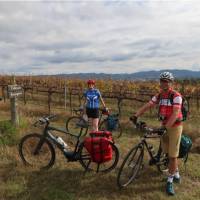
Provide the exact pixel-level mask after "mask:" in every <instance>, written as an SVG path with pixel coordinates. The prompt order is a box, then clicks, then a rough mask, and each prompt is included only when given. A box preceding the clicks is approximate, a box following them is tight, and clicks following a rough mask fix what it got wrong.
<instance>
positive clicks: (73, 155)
mask: <svg viewBox="0 0 200 200" xmlns="http://www.w3.org/2000/svg"><path fill="white" fill-rule="evenodd" d="M50 131H57V132H60V133H64V134H67V135H70V136H72V137H75V138H76V139H77V142H76V145H75V148H74V150H73V151H67V150H66V149H64V148H63V146H62V145H61V144H60V143H59V142H58V141H57V138H56V137H55V136H54V135H53V134H52V133H51V132H50ZM81 134H82V132H80V133H79V135H78V136H76V135H73V134H71V133H69V132H67V131H65V130H63V129H60V128H57V127H53V126H49V122H47V123H46V125H45V127H44V130H43V134H42V136H43V137H42V139H41V140H40V141H39V143H38V145H37V147H36V150H35V152H34V154H35V155H36V154H37V153H38V151H39V149H40V148H41V146H42V144H43V142H44V140H45V139H46V138H47V139H48V140H50V142H53V143H54V144H55V145H56V146H57V147H58V148H59V149H60V150H61V151H62V152H63V153H64V154H65V156H66V158H67V159H69V160H71V161H74V160H77V159H76V155H77V153H78V147H79V144H80V137H81Z"/></svg>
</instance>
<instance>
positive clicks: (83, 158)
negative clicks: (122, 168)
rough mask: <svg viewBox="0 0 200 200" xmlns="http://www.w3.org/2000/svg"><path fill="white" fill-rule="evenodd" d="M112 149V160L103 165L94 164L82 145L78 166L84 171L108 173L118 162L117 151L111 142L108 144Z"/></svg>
mask: <svg viewBox="0 0 200 200" xmlns="http://www.w3.org/2000/svg"><path fill="white" fill-rule="evenodd" d="M109 145H110V146H111V148H112V159H111V160H109V161H106V162H103V163H96V162H94V161H93V160H92V157H91V155H90V153H89V152H88V151H87V149H86V148H85V146H84V143H82V144H81V145H80V149H79V152H80V164H81V165H82V166H83V168H84V169H85V170H86V171H96V172H109V171H111V170H113V169H114V168H115V167H116V165H117V163H118V160H119V151H118V148H117V147H116V146H115V144H114V143H113V142H109Z"/></svg>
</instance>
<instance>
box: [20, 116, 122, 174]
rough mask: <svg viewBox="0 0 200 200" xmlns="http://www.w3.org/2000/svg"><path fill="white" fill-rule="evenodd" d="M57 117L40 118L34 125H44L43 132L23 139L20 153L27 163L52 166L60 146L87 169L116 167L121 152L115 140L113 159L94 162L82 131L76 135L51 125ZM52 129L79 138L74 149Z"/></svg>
mask: <svg viewBox="0 0 200 200" xmlns="http://www.w3.org/2000/svg"><path fill="white" fill-rule="evenodd" d="M55 117H56V116H55V115H51V116H48V117H43V118H40V119H39V120H38V121H36V122H35V123H34V126H38V125H42V126H44V129H43V132H42V134H38V133H31V134H28V135H25V136H24V137H23V138H22V139H21V141H20V143H19V155H20V157H21V159H22V161H23V163H24V164H25V165H27V166H32V167H35V168H39V169H48V168H50V167H52V166H53V164H54V162H55V158H56V154H55V147H58V149H59V150H60V151H61V152H62V153H63V154H64V156H65V157H66V158H67V160H68V161H69V162H71V161H79V162H80V164H81V165H82V166H83V168H84V169H85V170H86V171H87V170H89V171H90V170H93V171H96V172H109V171H110V170H112V169H114V168H115V166H116V165H117V162H118V159H119V152H118V149H117V147H116V146H115V144H114V143H113V142H111V141H110V142H109V145H110V146H111V147H112V159H111V160H110V161H109V162H104V163H96V162H93V160H92V157H91V155H90V154H89V152H88V151H87V149H86V148H85V146H84V141H81V135H82V133H81V132H80V133H79V135H74V134H71V133H69V132H68V131H66V130H63V129H60V128H56V127H52V126H50V120H51V119H53V118H55ZM51 131H56V132H61V133H64V134H67V135H70V136H72V137H74V138H75V139H76V140H77V142H76V144H75V147H74V150H73V151H70V150H69V149H67V148H66V143H65V141H64V140H62V138H60V137H56V136H55V135H53V133H52V132H51Z"/></svg>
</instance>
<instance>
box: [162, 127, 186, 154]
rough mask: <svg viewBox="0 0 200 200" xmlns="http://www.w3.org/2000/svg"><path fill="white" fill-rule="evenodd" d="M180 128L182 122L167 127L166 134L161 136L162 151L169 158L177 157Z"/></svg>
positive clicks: (181, 128)
mask: <svg viewBox="0 0 200 200" xmlns="http://www.w3.org/2000/svg"><path fill="white" fill-rule="evenodd" d="M182 130H183V126H182V124H181V125H179V126H175V127H170V128H167V132H166V134H164V135H163V136H162V138H161V145H162V149H163V151H164V153H168V156H169V157H171V158H177V157H178V155H179V147H180V141H181V134H182Z"/></svg>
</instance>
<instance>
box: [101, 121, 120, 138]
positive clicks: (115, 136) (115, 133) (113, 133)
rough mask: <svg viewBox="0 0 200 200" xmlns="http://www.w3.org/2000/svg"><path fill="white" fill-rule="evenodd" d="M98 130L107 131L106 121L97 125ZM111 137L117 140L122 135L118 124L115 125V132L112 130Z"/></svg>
mask: <svg viewBox="0 0 200 200" xmlns="http://www.w3.org/2000/svg"><path fill="white" fill-rule="evenodd" d="M99 130H108V126H107V120H106V119H105V120H103V121H102V122H101V123H100V125H99ZM111 132H112V136H113V138H119V137H121V135H122V127H121V124H120V122H118V123H117V128H116V129H115V130H112V131H111Z"/></svg>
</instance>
